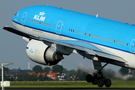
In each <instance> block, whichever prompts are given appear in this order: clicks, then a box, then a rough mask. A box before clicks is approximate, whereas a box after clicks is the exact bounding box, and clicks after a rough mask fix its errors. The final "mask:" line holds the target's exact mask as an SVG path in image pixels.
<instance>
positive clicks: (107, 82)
mask: <svg viewBox="0 0 135 90" xmlns="http://www.w3.org/2000/svg"><path fill="white" fill-rule="evenodd" d="M111 84H112V83H111V80H110V79H106V80H105V86H106V87H110V86H111Z"/></svg>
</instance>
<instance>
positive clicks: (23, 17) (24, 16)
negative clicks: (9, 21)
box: [21, 12, 28, 25]
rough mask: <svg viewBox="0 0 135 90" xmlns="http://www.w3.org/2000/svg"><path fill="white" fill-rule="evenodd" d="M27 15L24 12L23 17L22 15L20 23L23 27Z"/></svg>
mask: <svg viewBox="0 0 135 90" xmlns="http://www.w3.org/2000/svg"><path fill="white" fill-rule="evenodd" d="M27 15H28V13H27V12H24V13H23V15H22V18H21V23H22V24H23V25H25V20H26V17H27Z"/></svg>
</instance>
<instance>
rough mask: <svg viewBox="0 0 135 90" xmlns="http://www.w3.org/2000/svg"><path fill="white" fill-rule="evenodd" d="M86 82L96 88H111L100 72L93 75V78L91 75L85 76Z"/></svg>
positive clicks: (108, 81)
mask: <svg viewBox="0 0 135 90" xmlns="http://www.w3.org/2000/svg"><path fill="white" fill-rule="evenodd" d="M86 81H87V82H88V83H90V82H92V84H93V85H98V87H103V86H104V85H105V86H106V87H110V86H111V80H110V79H107V78H105V77H104V75H103V74H102V72H101V71H98V72H97V73H94V74H93V76H92V75H91V74H88V75H87V76H86Z"/></svg>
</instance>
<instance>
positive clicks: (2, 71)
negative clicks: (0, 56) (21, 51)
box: [0, 62, 13, 90]
mask: <svg viewBox="0 0 135 90" xmlns="http://www.w3.org/2000/svg"><path fill="white" fill-rule="evenodd" d="M0 64H1V67H2V70H1V74H2V75H1V79H2V81H1V86H2V90H4V66H8V65H11V64H13V63H11V62H9V63H1V62H0Z"/></svg>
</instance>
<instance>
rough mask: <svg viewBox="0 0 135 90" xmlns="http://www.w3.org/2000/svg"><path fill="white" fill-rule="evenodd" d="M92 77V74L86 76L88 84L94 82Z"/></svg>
mask: <svg viewBox="0 0 135 90" xmlns="http://www.w3.org/2000/svg"><path fill="white" fill-rule="evenodd" d="M92 78H93V77H92V75H91V74H88V75H87V76H86V81H87V82H88V83H90V82H92Z"/></svg>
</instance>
